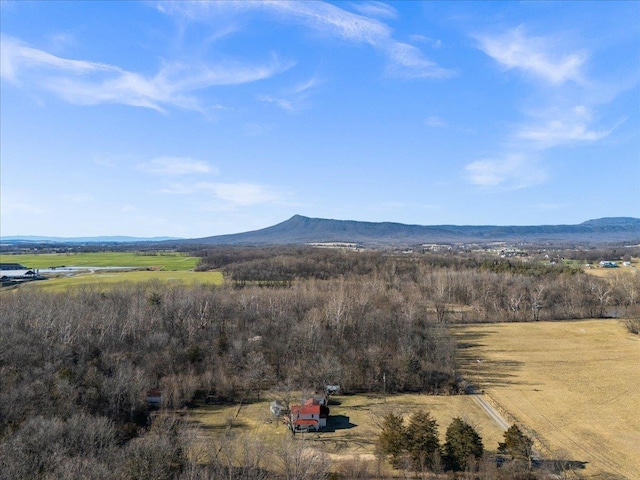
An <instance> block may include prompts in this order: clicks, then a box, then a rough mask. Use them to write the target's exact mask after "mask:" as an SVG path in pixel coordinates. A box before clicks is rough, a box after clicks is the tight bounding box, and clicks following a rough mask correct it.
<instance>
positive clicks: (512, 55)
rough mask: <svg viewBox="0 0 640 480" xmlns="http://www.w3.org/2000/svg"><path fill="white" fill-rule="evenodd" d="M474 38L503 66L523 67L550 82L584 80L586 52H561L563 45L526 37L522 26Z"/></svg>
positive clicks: (540, 38)
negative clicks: (501, 32) (505, 31)
mask: <svg viewBox="0 0 640 480" xmlns="http://www.w3.org/2000/svg"><path fill="white" fill-rule="evenodd" d="M476 39H477V40H478V42H479V48H480V49H481V50H482V51H483V52H485V53H486V54H487V55H489V56H490V57H491V58H493V59H494V60H496V61H497V62H498V63H499V64H501V65H502V66H503V67H505V68H506V69H514V68H515V69H519V70H523V71H525V72H527V73H530V74H532V75H534V76H535V77H538V78H541V79H543V80H545V81H546V82H548V83H551V84H562V83H565V82H568V81H574V82H581V81H582V80H583V71H582V69H583V65H584V63H585V62H586V60H587V58H588V55H587V53H586V52H585V51H578V52H571V53H562V51H563V50H564V48H563V46H562V45H558V43H557V42H556V41H553V40H552V39H550V38H544V37H533V36H526V35H525V31H524V27H522V26H520V27H518V28H515V29H513V30H511V31H509V32H507V33H505V34H498V35H479V36H477V37H476Z"/></svg>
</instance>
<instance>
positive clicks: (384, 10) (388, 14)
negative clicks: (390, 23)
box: [350, 2, 398, 18]
mask: <svg viewBox="0 0 640 480" xmlns="http://www.w3.org/2000/svg"><path fill="white" fill-rule="evenodd" d="M350 6H351V8H353V9H354V10H355V11H356V12H359V13H361V14H362V15H364V16H366V17H376V18H397V17H398V11H397V10H396V9H395V8H393V7H392V6H391V5H388V4H386V3H383V2H352V3H351V4H350Z"/></svg>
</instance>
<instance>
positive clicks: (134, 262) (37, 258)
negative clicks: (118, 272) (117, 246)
mask: <svg viewBox="0 0 640 480" xmlns="http://www.w3.org/2000/svg"><path fill="white" fill-rule="evenodd" d="M198 260H199V259H198V257H189V256H187V255H184V254H181V253H175V252H167V253H159V254H154V255H146V254H139V253H135V252H92V253H68V254H66V253H60V254H56V253H53V254H49V253H45V254H34V255H6V254H4V255H0V262H1V263H21V264H22V265H24V266H25V267H28V268H49V267H60V266H63V265H64V266H67V267H141V268H153V269H157V270H165V271H172V272H175V271H185V270H191V269H193V268H194V267H195V266H196V264H197V263H198Z"/></svg>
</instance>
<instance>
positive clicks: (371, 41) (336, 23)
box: [157, 0, 454, 78]
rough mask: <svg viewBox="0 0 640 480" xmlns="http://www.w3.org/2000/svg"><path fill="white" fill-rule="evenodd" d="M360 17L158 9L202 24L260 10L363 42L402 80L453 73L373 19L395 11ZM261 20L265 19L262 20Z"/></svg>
mask: <svg viewBox="0 0 640 480" xmlns="http://www.w3.org/2000/svg"><path fill="white" fill-rule="evenodd" d="M358 5H360V7H359V8H356V7H354V8H356V10H357V11H359V12H360V13H361V14H357V13H352V12H349V11H347V10H344V9H342V8H340V7H338V6H336V5H333V4H330V3H325V2H300V1H280V0H264V1H258V2H253V1H243V2H163V3H160V4H158V5H157V8H158V9H159V10H160V11H162V12H164V13H167V14H170V15H179V16H181V17H184V18H188V19H190V20H193V21H203V20H204V19H208V18H214V17H216V16H218V15H220V14H230V15H233V14H243V13H247V12H250V11H259V12H261V13H264V14H268V15H271V16H273V17H274V18H275V20H276V21H281V22H282V21H284V22H293V23H296V24H299V25H303V26H305V27H306V28H309V29H312V30H315V31H318V32H322V33H324V34H327V35H330V36H333V37H336V38H341V39H343V40H346V41H349V42H354V43H365V44H368V45H370V46H372V47H373V48H375V49H377V50H379V51H380V52H382V53H384V54H385V55H386V57H387V59H388V62H387V63H388V64H387V67H386V72H387V74H388V75H390V76H395V77H402V78H443V77H448V76H451V75H453V73H454V72H452V71H451V70H448V69H446V68H443V67H440V66H439V65H437V64H436V63H435V62H432V61H430V60H428V59H427V58H425V56H424V55H423V54H422V52H421V51H420V49H418V48H417V47H415V46H413V45H410V44H407V43H403V42H400V41H398V40H396V39H395V38H393V31H392V29H391V28H390V27H389V26H388V25H386V24H385V23H383V22H381V21H380V20H378V19H377V18H375V17H384V18H390V17H389V15H391V14H393V13H394V12H395V10H394V9H392V7H389V6H388V5H385V4H382V3H378V2H369V3H363V4H358ZM261 18H264V16H263V17H261Z"/></svg>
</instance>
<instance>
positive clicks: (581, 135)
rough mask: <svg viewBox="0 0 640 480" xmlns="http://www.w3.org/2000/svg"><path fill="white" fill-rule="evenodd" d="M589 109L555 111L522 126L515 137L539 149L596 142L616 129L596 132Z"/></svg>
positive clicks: (577, 107)
mask: <svg viewBox="0 0 640 480" xmlns="http://www.w3.org/2000/svg"><path fill="white" fill-rule="evenodd" d="M592 124H593V115H592V112H591V110H590V109H589V108H587V107H586V106H584V105H578V106H576V107H574V108H572V109H570V110H569V111H567V112H557V111H555V109H554V111H553V112H550V113H547V114H546V115H544V117H543V118H542V119H537V120H536V121H534V122H531V123H529V124H526V125H521V126H520V127H519V128H518V130H517V131H516V134H515V137H516V138H517V139H522V140H526V141H530V142H531V144H532V145H533V146H535V147H537V148H549V147H554V146H557V145H564V144H573V143H578V142H595V141H597V140H602V139H603V138H605V137H607V136H608V135H609V134H610V133H611V132H612V131H613V130H614V128H615V127H612V128H609V129H605V130H595V129H594V128H593V126H592Z"/></svg>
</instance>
